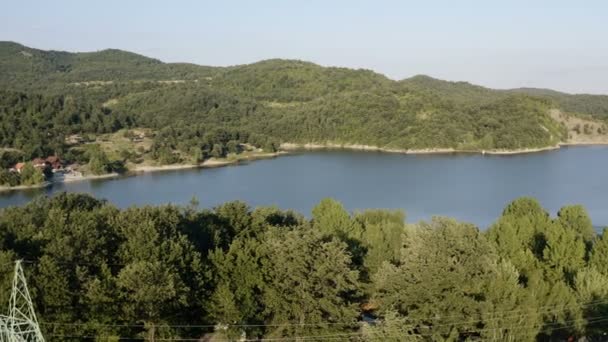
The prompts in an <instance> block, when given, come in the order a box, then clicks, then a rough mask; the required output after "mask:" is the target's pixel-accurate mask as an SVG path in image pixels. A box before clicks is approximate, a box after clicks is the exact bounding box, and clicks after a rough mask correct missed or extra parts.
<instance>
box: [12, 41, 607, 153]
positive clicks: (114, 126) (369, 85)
mask: <svg viewBox="0 0 608 342" xmlns="http://www.w3.org/2000/svg"><path fill="white" fill-rule="evenodd" d="M550 109H559V110H561V111H563V112H567V113H572V114H577V115H578V114H584V115H587V116H588V117H591V118H594V119H595V120H607V119H608V96H596V95H568V94H564V93H559V92H554V91H549V90H543V89H514V90H492V89H488V88H483V87H480V86H475V85H471V84H468V83H465V82H447V81H441V80H436V79H433V78H431V77H427V76H415V77H412V78H409V79H405V80H401V81H393V80H390V79H388V78H386V77H385V76H383V75H380V74H377V73H374V72H372V71H369V70H353V69H346V68H335V67H322V66H319V65H316V64H313V63H308V62H303V61H296V60H279V59H275V60H266V61H262V62H258V63H253V64H249V65H241V66H234V67H205V66H198V65H193V64H183V63H182V64H180V63H177V64H176V63H163V62H161V61H158V60H155V59H151V58H147V57H144V56H140V55H137V54H134V53H130V52H125V51H120V50H103V51H99V52H90V53H69V52H59V51H43V50H37V49H32V48H28V47H25V46H23V45H20V44H17V43H12V42H0V144H1V146H0V147H1V148H14V149H18V150H19V151H21V153H22V154H23V155H22V158H21V159H23V160H28V159H31V158H33V157H45V156H48V155H53V154H56V155H62V156H63V155H67V157H69V158H74V156H72V155H70V154H69V152H70V151H71V150H72V148H71V147H70V146H69V145H66V144H65V137H67V136H70V135H72V134H84V135H87V134H88V135H91V136H93V137H94V136H95V135H100V134H107V133H113V132H117V131H119V130H124V129H129V128H147V129H152V130H153V131H154V134H156V133H158V135H159V136H161V137H162V138H159V139H158V141H156V144H155V151H148V152H151V155H153V156H154V157H155V159H156V160H158V161H160V162H161V163H167V162H179V161H184V160H198V159H201V158H203V159H204V158H205V157H207V156H211V155H222V154H225V151H227V150H229V149H230V147H229V146H228V141H233V142H232V143H231V145H235V144H237V145H238V144H242V143H245V144H251V145H254V146H256V147H260V148H263V149H264V150H271V151H272V150H275V149H277V148H278V146H279V145H280V144H281V143H283V142H294V143H309V142H315V143H328V142H330V143H334V144H336V143H337V144H366V145H376V146H380V147H384V148H395V149H427V148H452V149H457V150H474V151H478V150H492V149H518V148H534V147H545V146H553V145H555V144H557V143H558V142H560V141H564V140H565V139H566V138H567V132H566V129H565V127H564V126H563V125H561V124H560V123H559V122H557V121H555V120H554V118H552V117H551V116H550V115H549V114H548V112H549V110H550ZM218 130H219V131H222V132H227V133H226V134H228V135H230V139H229V140H227V141H226V140H225V139H223V140H222V139H215V140H214V138H212V136H215V137H218V136H223V135H226V134H224V133H220V134H218V133H217V131H218ZM161 131H162V132H161ZM184 141H187V142H184ZM178 145H179V146H178ZM215 145H217V147H215ZM214 148H215V153H214V152H213V151H214ZM77 152H78V151H74V153H77ZM130 152H133V151H130ZM172 154H174V155H177V157H171V155H172ZM125 155H126V154H125ZM161 155H163V156H164V158H160V157H159V156H161ZM126 159H127V158H123V160H122V161H123V162H124V161H125V160H126ZM3 163H7V161H3Z"/></svg>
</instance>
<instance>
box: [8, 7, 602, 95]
mask: <svg viewBox="0 0 608 342" xmlns="http://www.w3.org/2000/svg"><path fill="white" fill-rule="evenodd" d="M0 8H1V9H2V10H1V11H0V40H9V41H16V42H19V43H21V44H24V45H27V46H30V47H34V48H39V49H45V50H47V49H52V50H67V51H96V50H102V49H105V48H118V49H123V50H129V51H133V52H136V53H140V54H143V55H146V56H150V57H154V58H158V59H160V60H162V61H165V62H191V63H196V64H202V65H216V66H226V65H235V64H245V63H252V62H256V61H259V60H262V59H268V58H289V59H301V60H307V61H311V62H315V63H318V64H321V65H326V66H344V67H350V68H365V69H371V70H374V71H376V72H379V73H382V74H385V75H387V76H388V77H390V78H393V79H403V78H407V77H411V76H414V75H417V74H426V75H430V76H432V77H436V78H441V79H446V80H452V81H468V82H471V83H475V84H480V85H483V86H487V87H492V88H516V87H537V88H551V89H556V90H561V91H566V92H570V93H595V94H608V1H594V0H587V1H584V0H583V1H572V0H570V1H562V0H551V1H546V0H527V1H522V0H508V1H507V0H502V1H498V0H483V1H482V0H458V1H455V0H451V1H448V0H443V1H441V0H425V1H422V0H418V1H407V0H401V1H389V0H374V1H357V0H348V1H346V0H299V1H295V0H293V1H291V0H249V1H246V0H242V1H236V0H215V1H206V0H198V1H195V0H193V1H185V0H184V1H179V0H174V1H160V0H146V1H136V0H121V1H116V0H103V1H82V0H78V1H77V0H73V1H68V0H53V1H43V0H40V1H31V0H18V1H9V0H0Z"/></svg>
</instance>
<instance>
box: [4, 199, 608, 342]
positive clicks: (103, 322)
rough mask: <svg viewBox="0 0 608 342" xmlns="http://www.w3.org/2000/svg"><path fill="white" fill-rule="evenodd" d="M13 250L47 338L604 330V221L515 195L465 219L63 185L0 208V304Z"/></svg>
mask: <svg viewBox="0 0 608 342" xmlns="http://www.w3.org/2000/svg"><path fill="white" fill-rule="evenodd" d="M16 259H23V260H24V265H25V266H24V267H25V272H26V275H27V278H28V282H29V286H30V289H31V292H32V296H33V299H34V304H35V308H36V310H37V313H38V317H39V320H40V324H41V326H42V330H43V333H44V334H45V336H47V338H48V339H49V340H51V341H72V340H91V341H92V340H97V341H118V340H119V338H122V339H148V340H155V339H157V340H171V339H173V340H180V339H183V340H188V339H190V340H197V339H198V338H201V337H203V336H207V337H211V338H214V339H215V340H216V341H224V340H236V339H238V338H246V339H247V340H256V339H258V338H267V339H281V338H284V339H286V340H297V339H295V338H296V337H298V338H299V339H300V340H319V341H324V340H328V339H330V338H331V339H334V340H342V341H380V340H382V341H387V340H399V341H410V340H411V341H414V340H416V341H444V340H448V341H464V340H484V341H537V340H540V341H545V340H547V341H548V340H558V339H564V340H565V339H566V338H568V337H575V338H578V337H583V336H585V337H587V338H589V339H592V340H593V339H597V340H601V339H602V338H603V334H604V331H605V330H606V328H607V327H608V322H607V318H606V317H608V316H607V313H608V237H607V236H606V232H604V233H603V234H602V235H596V233H595V231H594V229H593V227H592V223H591V221H590V219H589V217H588V215H587V213H586V211H585V209H584V208H583V207H581V206H566V207H563V208H562V209H561V210H560V211H559V212H558V214H557V217H551V216H550V215H549V214H548V213H547V212H546V211H545V210H544V209H543V208H542V207H541V206H540V204H539V203H538V202H537V201H536V200H534V199H531V198H520V199H517V200H515V201H514V202H512V203H510V204H509V205H507V206H506V208H505V209H504V211H503V213H502V215H501V216H500V217H498V218H497V220H496V221H495V223H494V224H493V225H491V226H490V227H489V228H488V229H487V230H486V231H480V230H479V229H478V228H477V227H475V226H473V225H471V224H468V223H463V222H458V221H455V220H452V219H449V218H434V219H433V220H431V221H430V222H421V223H417V224H409V223H406V221H405V215H404V213H403V212H401V211H388V210H366V211H361V212H356V213H349V212H347V211H346V210H345V209H344V208H343V207H342V205H341V204H340V203H339V202H336V201H334V200H331V199H324V200H322V201H321V202H320V203H319V204H318V205H317V206H316V207H315V208H314V209H313V210H312V214H311V216H310V219H308V218H306V217H304V216H303V215H301V214H299V213H295V212H292V211H283V210H279V209H277V208H273V207H260V208H255V209H251V208H249V207H248V206H247V205H246V204H245V203H242V202H229V203H225V204H223V205H220V206H218V207H216V208H214V209H212V210H211V209H203V210H201V209H198V208H197V203H196V200H193V201H192V203H191V204H190V205H188V206H185V207H176V206H171V205H166V206H160V207H152V206H146V207H131V208H129V209H118V208H116V207H115V206H113V205H112V204H109V203H107V202H106V201H103V200H97V199H95V198H92V197H89V196H88V195H80V194H65V193H64V194H60V195H58V196H55V197H53V198H47V197H39V198H37V199H35V200H33V201H32V202H30V203H29V204H27V205H25V206H23V207H10V208H5V209H2V210H1V211H0V267H1V272H0V307H7V305H6V304H7V301H8V295H9V293H10V291H9V288H10V281H11V278H12V269H13V264H12V262H13V261H14V260H16ZM212 340H213V339H212Z"/></svg>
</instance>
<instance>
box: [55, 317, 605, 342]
mask: <svg viewBox="0 0 608 342" xmlns="http://www.w3.org/2000/svg"><path fill="white" fill-rule="evenodd" d="M579 321H581V322H587V323H599V322H606V321H608V316H605V315H604V316H596V317H590V318H587V319H585V318H579V319H574V320H568V321H564V322H555V323H548V324H545V326H554V325H557V327H555V328H545V329H541V330H540V331H539V333H543V332H552V331H557V330H563V329H568V328H573V327H574V326H575V325H576V323H577V322H579ZM564 323H569V324H566V325H564V326H559V325H561V324H564ZM533 327H535V326H531V325H521V324H519V325H514V326H507V327H497V328H487V329H476V330H474V331H473V332H476V333H479V332H484V331H495V330H506V329H516V328H533ZM368 334H371V335H381V336H376V337H374V336H366V335H368ZM433 335H435V334H432V333H416V334H411V335H410V336H412V337H429V336H433ZM47 336H51V337H62V338H91V339H92V338H98V337H100V336H82V335H60V334H57V335H53V334H51V335H47ZM358 336H365V337H367V338H370V337H371V338H375V339H386V338H403V337H404V336H403V334H399V335H383V334H382V333H381V332H367V333H365V332H356V333H343V334H328V335H305V336H288V337H275V338H273V337H271V338H259V339H258V338H256V339H245V340H244V341H248V342H254V341H268V342H271V341H294V340H304V341H306V340H315V341H325V340H335V339H345V338H349V337H358ZM115 338H116V339H118V340H123V341H129V340H130V341H143V340H145V339H146V338H144V337H120V336H116V337H115ZM497 339H498V338H493V339H492V340H497ZM155 340H157V341H199V340H200V338H180V337H176V338H155ZM216 340H217V339H216ZM219 341H230V340H225V339H224V340H219Z"/></svg>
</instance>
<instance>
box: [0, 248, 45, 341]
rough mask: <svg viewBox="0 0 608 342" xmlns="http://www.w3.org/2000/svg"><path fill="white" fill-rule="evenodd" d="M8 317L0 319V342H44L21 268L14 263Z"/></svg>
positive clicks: (17, 262)
mask: <svg viewBox="0 0 608 342" xmlns="http://www.w3.org/2000/svg"><path fill="white" fill-rule="evenodd" d="M8 312H9V313H8V316H2V317H0V342H44V337H42V332H40V326H39V325H38V320H37V319H36V313H35V312H34V305H33V303H32V298H31V297H30V293H29V291H28V289H27V282H26V280H25V275H24V274H23V268H22V267H21V260H17V261H16V262H15V275H14V277H13V288H12V291H11V298H10V301H9V308H8Z"/></svg>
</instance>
